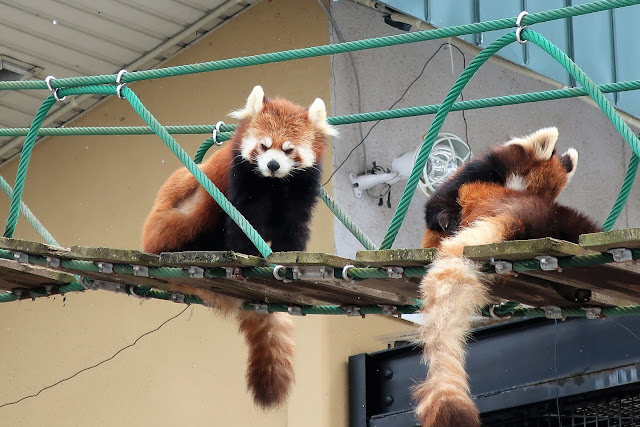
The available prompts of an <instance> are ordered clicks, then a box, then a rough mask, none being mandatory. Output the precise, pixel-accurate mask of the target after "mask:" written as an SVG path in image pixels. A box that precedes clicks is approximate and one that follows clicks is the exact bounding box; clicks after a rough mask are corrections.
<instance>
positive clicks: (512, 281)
mask: <svg viewBox="0 0 640 427" xmlns="http://www.w3.org/2000/svg"><path fill="white" fill-rule="evenodd" d="M489 291H490V293H491V295H493V296H495V297H498V298H502V299H506V300H511V301H518V302H520V303H522V304H527V305H531V306H533V307H542V306H545V305H554V306H557V307H583V306H585V305H599V306H606V305H631V304H633V302H632V301H631V300H629V299H618V298H615V297H613V296H611V295H608V294H603V293H601V292H598V291H592V290H589V289H584V288H576V287H573V286H569V285H565V284H563V283H557V282H553V281H551V280H545V279H542V278H538V277H532V276H525V275H522V274H520V275H518V276H517V277H514V276H501V275H493V276H492V281H491V284H490V285H489Z"/></svg>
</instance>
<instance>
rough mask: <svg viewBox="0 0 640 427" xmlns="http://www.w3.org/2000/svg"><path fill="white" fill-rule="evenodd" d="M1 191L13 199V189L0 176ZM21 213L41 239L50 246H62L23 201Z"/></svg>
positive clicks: (21, 202)
mask: <svg viewBox="0 0 640 427" xmlns="http://www.w3.org/2000/svg"><path fill="white" fill-rule="evenodd" d="M0 189H1V190H2V191H4V192H5V194H6V195H7V196H9V198H11V197H13V188H11V186H10V185H9V183H8V182H7V181H5V179H4V178H3V177H2V176H0ZM20 212H22V215H23V216H24V217H25V218H26V219H27V221H29V224H31V226H32V227H33V228H34V230H36V231H37V232H38V234H39V235H40V237H42V238H43V239H44V241H45V242H47V243H48V244H50V245H55V246H60V244H59V243H58V242H57V241H56V239H54V238H53V236H52V235H51V233H49V231H48V230H47V229H46V228H45V227H44V225H42V223H41V222H40V221H39V220H38V218H36V216H35V215H34V214H33V212H31V209H29V207H28V206H27V205H26V204H25V203H24V202H23V201H22V200H21V201H20Z"/></svg>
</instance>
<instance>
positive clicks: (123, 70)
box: [116, 68, 127, 99]
mask: <svg viewBox="0 0 640 427" xmlns="http://www.w3.org/2000/svg"><path fill="white" fill-rule="evenodd" d="M125 73H127V70H125V69H124V68H123V69H122V70H120V71H118V75H117V76H116V84H117V85H118V87H117V88H116V95H118V98H120V99H122V98H124V96H122V92H121V91H122V87H123V86H124V85H126V83H122V76H123V75H124V74H125Z"/></svg>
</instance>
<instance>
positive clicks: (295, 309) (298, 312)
mask: <svg viewBox="0 0 640 427" xmlns="http://www.w3.org/2000/svg"><path fill="white" fill-rule="evenodd" d="M287 312H288V313H289V314H290V315H292V316H306V314H304V313H303V312H302V307H300V306H298V305H290V306H289V307H287Z"/></svg>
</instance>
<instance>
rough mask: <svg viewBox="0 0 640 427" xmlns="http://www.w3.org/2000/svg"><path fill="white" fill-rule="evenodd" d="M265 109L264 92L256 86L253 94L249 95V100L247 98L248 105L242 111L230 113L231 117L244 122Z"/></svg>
mask: <svg viewBox="0 0 640 427" xmlns="http://www.w3.org/2000/svg"><path fill="white" fill-rule="evenodd" d="M263 107H264V90H262V87H261V86H256V87H254V88H253V90H252V91H251V93H250V94H249V98H247V104H246V105H245V106H244V108H243V109H241V110H236V111H232V112H230V113H229V116H230V117H233V118H234V119H238V120H243V119H246V118H247V117H253V116H254V115H256V114H258V113H259V112H260V111H262V108H263Z"/></svg>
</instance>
